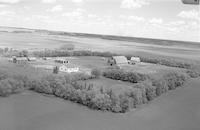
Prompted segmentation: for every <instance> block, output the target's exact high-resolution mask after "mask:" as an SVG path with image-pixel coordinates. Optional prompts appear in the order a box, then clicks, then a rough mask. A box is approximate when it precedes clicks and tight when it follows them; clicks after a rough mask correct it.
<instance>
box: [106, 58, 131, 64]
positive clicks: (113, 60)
mask: <svg viewBox="0 0 200 130" xmlns="http://www.w3.org/2000/svg"><path fill="white" fill-rule="evenodd" d="M108 64H109V65H110V66H113V65H127V64H128V60H127V58H126V57H125V56H113V57H112V58H111V59H109V60H108Z"/></svg>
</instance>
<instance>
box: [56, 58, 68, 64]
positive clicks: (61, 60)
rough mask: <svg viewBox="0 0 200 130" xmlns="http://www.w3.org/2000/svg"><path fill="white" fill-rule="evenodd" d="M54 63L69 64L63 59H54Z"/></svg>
mask: <svg viewBox="0 0 200 130" xmlns="http://www.w3.org/2000/svg"><path fill="white" fill-rule="evenodd" d="M55 62H57V63H61V64H66V63H69V61H68V60H66V59H64V58H57V59H55Z"/></svg>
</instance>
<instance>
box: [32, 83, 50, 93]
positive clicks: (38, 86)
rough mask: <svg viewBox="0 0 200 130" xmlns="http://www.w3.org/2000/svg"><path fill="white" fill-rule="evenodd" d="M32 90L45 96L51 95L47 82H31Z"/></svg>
mask: <svg viewBox="0 0 200 130" xmlns="http://www.w3.org/2000/svg"><path fill="white" fill-rule="evenodd" d="M32 88H33V90H34V91H36V92H39V93H45V94H53V89H52V88H51V86H50V83H49V82H48V81H47V80H44V79H41V80H34V81H33V82H32Z"/></svg>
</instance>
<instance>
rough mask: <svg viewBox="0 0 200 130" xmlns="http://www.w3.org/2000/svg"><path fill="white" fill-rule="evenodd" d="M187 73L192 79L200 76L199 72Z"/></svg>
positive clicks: (190, 71)
mask: <svg viewBox="0 0 200 130" xmlns="http://www.w3.org/2000/svg"><path fill="white" fill-rule="evenodd" d="M186 73H187V74H188V75H189V76H190V77H191V78H198V77H199V76H200V72H199V71H198V70H193V69H190V70H187V71H186Z"/></svg>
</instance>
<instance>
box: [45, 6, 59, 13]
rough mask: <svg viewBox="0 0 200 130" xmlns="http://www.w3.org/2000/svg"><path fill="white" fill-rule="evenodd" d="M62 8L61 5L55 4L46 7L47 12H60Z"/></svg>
mask: <svg viewBox="0 0 200 130" xmlns="http://www.w3.org/2000/svg"><path fill="white" fill-rule="evenodd" d="M62 10H63V6H62V5H56V6H54V7H52V8H51V9H47V12H61V11H62Z"/></svg>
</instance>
